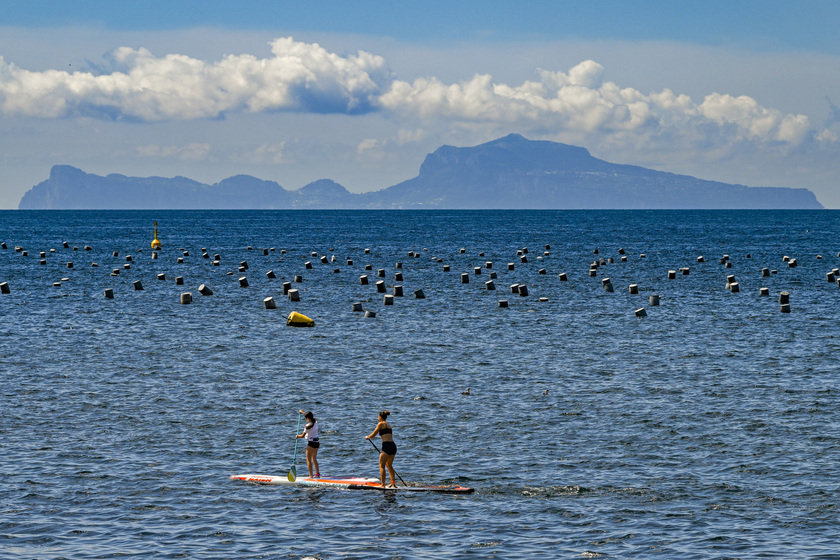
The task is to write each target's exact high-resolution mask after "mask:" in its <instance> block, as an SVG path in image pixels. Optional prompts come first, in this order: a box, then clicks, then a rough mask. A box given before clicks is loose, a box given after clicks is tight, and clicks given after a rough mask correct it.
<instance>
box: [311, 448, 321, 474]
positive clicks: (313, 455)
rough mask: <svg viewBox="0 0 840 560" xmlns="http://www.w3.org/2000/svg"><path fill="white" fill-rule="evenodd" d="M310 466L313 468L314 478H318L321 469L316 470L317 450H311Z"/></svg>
mask: <svg viewBox="0 0 840 560" xmlns="http://www.w3.org/2000/svg"><path fill="white" fill-rule="evenodd" d="M312 466H313V467H314V468H315V476H320V474H321V469H320V468H318V450H317V449H313V450H312Z"/></svg>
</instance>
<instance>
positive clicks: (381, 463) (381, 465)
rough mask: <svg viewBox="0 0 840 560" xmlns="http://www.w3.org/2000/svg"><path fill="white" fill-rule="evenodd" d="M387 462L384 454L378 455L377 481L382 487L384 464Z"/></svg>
mask: <svg viewBox="0 0 840 560" xmlns="http://www.w3.org/2000/svg"><path fill="white" fill-rule="evenodd" d="M387 460H388V455H386V454H385V453H380V454H379V481H380V482H381V483H382V486H385V462H386V461H387Z"/></svg>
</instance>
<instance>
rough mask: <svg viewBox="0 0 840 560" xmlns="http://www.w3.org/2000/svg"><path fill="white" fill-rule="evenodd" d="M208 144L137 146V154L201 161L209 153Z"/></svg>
mask: <svg viewBox="0 0 840 560" xmlns="http://www.w3.org/2000/svg"><path fill="white" fill-rule="evenodd" d="M210 149H211V148H210V144H205V143H198V142H195V143H192V144H187V145H186V146H158V145H157V144H147V145H145V146H138V148H137V155H139V156H140V157H148V158H176V159H179V160H181V161H203V160H205V159H207V156H208V154H209V153H210Z"/></svg>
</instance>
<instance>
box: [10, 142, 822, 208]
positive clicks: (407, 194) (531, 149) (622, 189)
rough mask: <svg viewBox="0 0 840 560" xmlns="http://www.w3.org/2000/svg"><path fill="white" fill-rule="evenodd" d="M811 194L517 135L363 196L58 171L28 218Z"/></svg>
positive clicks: (456, 152)
mask: <svg viewBox="0 0 840 560" xmlns="http://www.w3.org/2000/svg"><path fill="white" fill-rule="evenodd" d="M822 207H823V206H822V204H820V203H819V202H818V201H817V198H816V196H815V195H814V193H813V192H811V191H810V190H808V189H805V188H783V187H747V186H744V185H730V184H727V183H720V182H716V181H705V180H702V179H697V178H695V177H691V176H688V175H676V174H674V173H667V172H663V171H654V170H652V169H646V168H644V167H638V166H635V165H620V164H615V163H609V162H607V161H604V160H601V159H598V158H595V157H592V155H591V154H590V153H589V151H588V150H586V149H585V148H580V147H576V146H569V145H567V144H560V143H557V142H549V141H543V140H528V139H526V138H523V137H522V136H520V135H518V134H510V135H508V136H505V137H504V138H499V139H497V140H493V141H492V142H487V143H486V144H480V145H478V146H474V147H470V148H456V147H454V146H441V147H440V148H438V149H437V150H435V151H434V152H433V153H431V154H429V155H427V156H426V159H425V160H424V161H423V164H422V165H421V166H420V173H419V174H418V175H417V177H414V178H413V179H409V180H408V181H403V182H402V183H399V184H397V185H394V186H392V187H388V188H386V189H382V190H379V191H374V192H368V193H361V194H354V193H351V192H349V191H348V190H347V189H346V188H344V187H343V186H341V185H340V184H338V183H336V182H334V181H331V180H329V179H321V180H319V181H315V182H313V183H310V184H308V185H306V186H304V187H302V188H300V189H298V190H286V189H284V188H283V187H281V186H280V185H279V184H278V183H276V182H274V181H264V180H261V179H257V178H255V177H251V176H249V175H236V176H234V177H230V178H228V179H225V180H223V181H220V182H218V183H215V184H213V185H207V184H204V183H199V182H197V181H193V180H192V179H188V178H186V177H174V178H164V177H127V176H125V175H117V174H113V175H108V176H106V177H102V176H99V175H92V174H89V173H85V172H84V171H82V170H80V169H77V168H75V167H71V166H69V165H56V166H54V167H53V168H52V170H51V171H50V178H49V179H47V180H46V181H44V182H42V183H39V184H37V185H35V186H34V187H32V188H31V189H29V190H28V191H27V192H26V193H25V194H24V195H23V198H21V201H20V204H19V205H18V208H19V209H20V210H72V209H80V210H82V209H83V210H96V209H424V208H425V209H819V208H822Z"/></svg>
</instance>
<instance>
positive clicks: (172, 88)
mask: <svg viewBox="0 0 840 560" xmlns="http://www.w3.org/2000/svg"><path fill="white" fill-rule="evenodd" d="M271 54H272V56H271V57H269V58H257V57H256V56H254V55H250V54H243V55H227V56H225V57H223V58H222V59H221V60H219V61H216V62H214V63H208V62H205V61H202V60H199V59H196V58H192V57H189V56H185V55H180V54H168V55H166V56H163V57H155V56H154V55H152V53H151V52H150V51H148V50H147V49H144V48H140V49H131V48H128V47H120V48H118V49H115V50H114V51H112V52H111V53H110V55H109V56H108V57H107V59H108V62H109V63H110V68H109V69H108V70H109V71H108V72H106V73H94V72H67V71H59V70H47V71H43V72H31V71H27V70H24V69H22V68H19V67H17V66H16V65H14V64H12V63H7V62H6V61H5V60H4V59H3V58H2V57H0V111H1V112H2V114H4V115H6V116H32V117H41V118H57V117H67V116H76V115H89V116H95V117H100V118H108V119H127V120H143V121H161V120H170V119H184V120H186V119H200V118H216V117H219V116H222V115H224V114H225V113H227V112H260V111H304V112H313V113H349V114H356V113H365V112H368V111H370V110H371V105H372V102H373V101H374V100H375V98H376V96H377V94H378V90H379V84H378V83H377V82H376V81H375V80H384V81H387V70H386V69H385V66H384V60H383V59H382V58H381V57H378V56H375V55H372V54H369V53H365V52H359V53H357V54H355V55H348V56H345V57H342V56H339V55H336V54H334V53H331V52H328V51H327V50H326V49H324V48H322V47H321V46H319V45H318V44H317V43H310V44H307V43H301V42H297V41H294V40H293V39H292V38H290V37H288V38H279V39H275V40H274V41H272V43H271Z"/></svg>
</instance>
